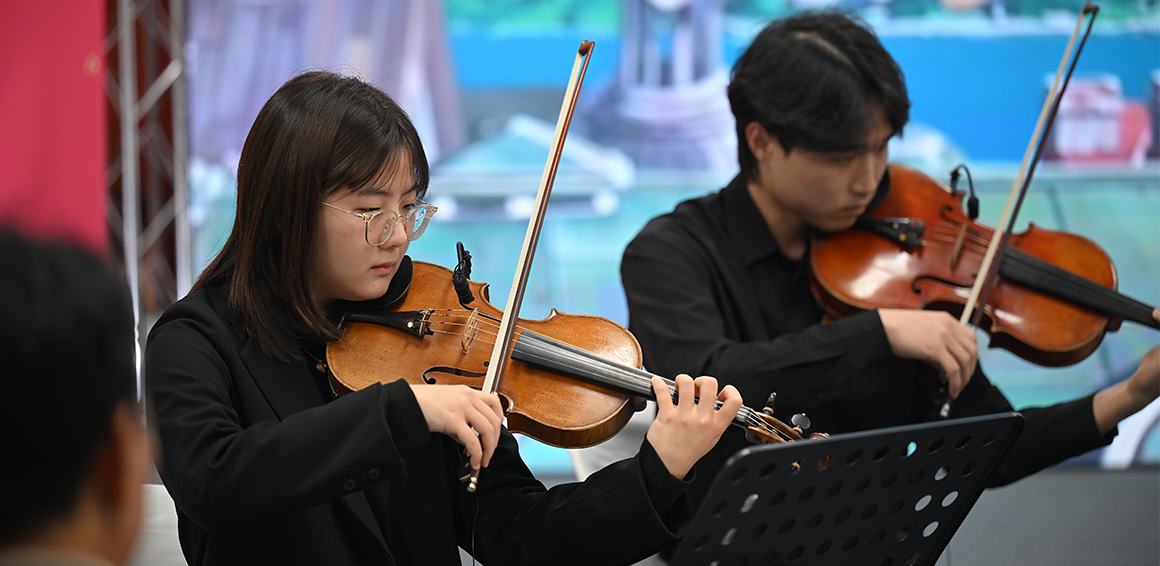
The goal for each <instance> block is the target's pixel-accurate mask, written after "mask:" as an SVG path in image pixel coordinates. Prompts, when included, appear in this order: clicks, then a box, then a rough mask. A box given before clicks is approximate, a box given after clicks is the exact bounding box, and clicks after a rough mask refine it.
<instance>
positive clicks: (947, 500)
mask: <svg viewBox="0 0 1160 566" xmlns="http://www.w3.org/2000/svg"><path fill="white" fill-rule="evenodd" d="M958 498H959V492H957V491H952V492H950V493H948V494H947V496H946V497H944V498H943V500H942V506H943V507H950V506H951V503H954V502H955V500H956V499H958Z"/></svg>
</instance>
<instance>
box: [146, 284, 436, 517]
mask: <svg viewBox="0 0 1160 566" xmlns="http://www.w3.org/2000/svg"><path fill="white" fill-rule="evenodd" d="M242 348H243V343H242V342H241V341H240V340H239V339H238V338H237V336H236V334H234V331H233V330H232V328H231V327H230V326H229V324H228V323H227V322H226V321H225V320H224V319H222V318H221V317H220V316H219V315H217V314H216V313H215V312H214V311H213V310H212V309H211V308H210V306H209V303H208V302H207V301H205V300H200V299H199V297H197V296H194V297H193V298H191V299H186V300H183V301H181V302H179V303H178V304H177V305H174V306H173V307H171V308H170V310H169V311H167V312H166V313H165V315H164V316H163V317H162V318H161V319H160V320H159V321H158V322H157V323H156V324H155V325H154V328H153V330H152V332H151V333H150V336H149V342H148V347H147V349H146V360H145V375H146V377H147V387H148V392H149V394H150V398H151V403H152V407H151V408H152V418H153V422H154V424H155V427H156V431H157V434H158V438H159V440H160V454H159V455H158V472H159V473H160V475H161V477H162V479H163V480H164V481H165V485H166V487H167V488H168V489H169V491H170V493H171V494H172V495H173V497H174V500H175V502H176V504H177V507H178V509H179V510H180V511H182V512H183V513H184V514H186V515H187V516H189V517H190V518H191V519H193V520H194V521H196V522H197V523H198V524H199V525H200V526H201V527H203V528H205V529H206V530H207V531H209V532H211V533H212V534H214V535H216V536H219V537H223V538H228V537H229V536H230V535H231V534H233V533H237V532H244V530H245V529H246V528H247V527H248V526H252V525H254V524H256V523H261V522H262V521H265V520H268V519H271V518H274V517H277V516H279V515H280V514H283V513H288V512H294V511H298V510H304V509H307V508H310V507H314V506H317V505H321V504H323V503H326V502H329V501H333V500H335V499H338V498H339V497H341V496H343V495H347V494H349V493H351V492H352V491H355V490H357V489H362V488H363V487H364V485H365V484H366V483H367V481H368V474H369V475H370V476H371V477H375V476H379V475H381V476H382V478H383V479H387V478H389V477H392V476H395V475H399V474H402V473H404V471H405V470H404V468H403V460H402V455H403V454H404V453H405V452H407V451H408V450H410V449H412V448H414V447H416V446H419V445H422V444H423V443H425V442H427V441H428V437H429V432H428V431H427V427H426V423H425V421H424V420H423V419H422V413H421V411H420V410H419V408H418V405H417V404H416V402H415V400H414V397H413V396H412V395H410V391H409V390H407V389H406V388H407V386H406V384H405V383H402V384H401V385H400V384H392V385H389V386H382V385H375V386H372V387H369V388H367V389H364V390H362V391H358V392H355V393H352V394H349V395H347V396H345V397H343V398H340V399H337V400H335V401H333V402H331V403H327V404H325V405H323V404H322V400H321V398H319V397H317V389H314V391H313V393H314V395H315V397H314V399H316V400H317V401H316V403H315V404H316V405H318V406H312V407H306V408H304V409H303V410H300V411H297V412H295V413H294V414H291V415H289V416H286V417H285V418H281V419H280V418H279V417H278V415H277V414H276V413H275V412H274V411H273V409H271V408H270V405H269V404H268V403H267V402H266V400H265V398H264V397H263V392H262V390H260V389H259V388H258V387H257V386H256V385H255V383H254V381H253V376H252V375H250V373H249V371H250V369H249V368H248V367H247V366H246V364H245V363H243V361H242V359H241V351H242ZM267 362H269V364H270V366H269V368H277V367H282V368H287V371H289V368H295V366H291V365H283V364H276V363H274V362H272V361H270V360H268V359H267ZM300 369H302V368H300ZM303 370H304V369H303ZM304 371H305V370H304ZM271 377H274V378H276V377H277V376H271ZM312 387H313V386H312ZM416 415H418V417H417V420H416ZM371 470H378V471H379V472H378V473H377V474H376V473H370V471H371Z"/></svg>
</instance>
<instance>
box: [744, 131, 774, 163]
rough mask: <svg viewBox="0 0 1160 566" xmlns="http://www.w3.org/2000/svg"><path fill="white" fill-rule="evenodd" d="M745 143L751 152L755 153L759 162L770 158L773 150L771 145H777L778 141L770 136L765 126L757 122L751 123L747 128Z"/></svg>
mask: <svg viewBox="0 0 1160 566" xmlns="http://www.w3.org/2000/svg"><path fill="white" fill-rule="evenodd" d="M745 142H746V143H748V144H749V151H751V152H753V157H755V158H757V160H758V161H764V160H765V159H767V158H768V157H769V152H770V151H772V150H773V148H772V147H771V144H775V143H777V140H775V139H774V138H773V136H771V135H769V131H768V130H766V129H765V126H762V125H761V124H758V123H757V122H750V123H749V124H748V125H746V126H745Z"/></svg>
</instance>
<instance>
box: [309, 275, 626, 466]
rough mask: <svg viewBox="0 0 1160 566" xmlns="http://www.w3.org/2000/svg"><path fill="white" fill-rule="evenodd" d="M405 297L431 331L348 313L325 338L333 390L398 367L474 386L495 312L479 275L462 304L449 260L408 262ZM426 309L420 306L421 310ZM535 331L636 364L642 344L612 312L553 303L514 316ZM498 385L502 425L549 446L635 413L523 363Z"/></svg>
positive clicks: (621, 399)
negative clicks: (547, 310) (535, 314)
mask: <svg viewBox="0 0 1160 566" xmlns="http://www.w3.org/2000/svg"><path fill="white" fill-rule="evenodd" d="M413 265H414V275H413V279H412V283H411V288H410V290H409V291H408V293H407V295H406V297H404V298H403V300H402V301H401V302H399V303H397V304H396V305H393V307H392V309H391V310H393V311H395V312H403V313H411V312H413V313H415V314H414V316H413V317H412V318H413V319H414V320H415V323H416V324H420V325H426V327H427V329H428V330H430V331H431V333H430V334H424V335H420V336H417V335H415V334H409V333H407V332H404V331H400V330H396V329H394V328H388V327H386V326H383V325H380V324H373V323H359V322H353V323H351V322H348V323H347V324H346V325H345V326H344V332H343V337H342V339H341V340H339V341H338V342H334V343H332V344H330V345H329V346H328V347H327V353H326V358H327V364H328V367H329V368H330V372H331V374H332V382H333V383H337V388H336V391H337V390H339V389H341V390H343V392H347V391H355V390H359V389H362V388H364V387H367V386H368V385H370V384H373V383H378V382H380V381H393V380H395V379H398V378H399V377H403V378H405V379H406V380H407V381H408V382H410V383H413V384H420V383H426V384H455V385H467V386H469V387H474V388H476V389H479V388H480V386H481V384H482V383H483V378H484V375H485V374H486V373H487V364H488V359H489V358H490V356H491V351H492V346H493V344H494V340H495V328H496V325H497V324H498V321H499V319H500V318H502V315H503V313H502V312H501V311H500V310H499V309H497V308H495V307H494V306H492V305H491V303H489V302H488V301H487V297H488V295H487V287H488V286H487V284H486V283H477V282H474V281H471V282H469V284H470V285H471V290H472V293H473V294H474V296H475V301H474V302H473V303H470V304H469V305H466V306H469V307H472V308H474V309H476V311H478V312H477V314H474V315H473V314H472V311H470V310H467V309H464V308H463V307H462V306H460V304H459V301H458V298H457V296H456V293H455V290H454V288H453V286H452V281H451V277H452V272H451V270H449V269H447V268H445V267H441V266H438V265H433V264H430V263H424V262H414V263H413ZM424 311H427V312H425V313H424ZM519 325H520V328H521V329H522V333H527V332H529V331H530V332H534V333H537V334H540V335H543V336H548V337H552V338H555V339H557V340H560V341H563V342H566V343H568V344H571V345H573V346H576V347H579V348H582V349H584V350H587V351H589V352H592V353H595V354H597V355H599V356H601V357H603V358H606V359H608V360H614V361H617V362H620V363H622V364H625V365H630V366H633V367H639V366H640V363H641V352H640V345H639V344H637V342H636V338H635V337H633V335H632V334H631V333H629V332H628V330H626V329H625V328H624V327H622V326H620V325H619V324H616V323H615V322H613V321H610V320H607V319H603V318H599V317H595V316H585V315H566V314H560V313H558V312H556V310H555V309H553V310H552V313H551V314H550V315H549V316H548V317H547V318H545V319H542V320H524V319H520V321H519ZM507 372H508V375H507V376H506V377H505V379H504V380H503V382H502V385H501V387H500V390H499V392H498V393H499V395H500V398H501V402H502V403H503V404H504V409H505V412H506V413H507V418H508V428H509V430H511V431H512V432H520V433H523V434H525V435H527V436H530V437H532V438H535V439H536V440H539V441H541V442H544V443H546V444H551V445H553V446H560V447H569V448H579V447H584V446H591V445H594V444H597V443H600V442H602V441H604V440H606V439H607V438H609V437H611V436H612V435H614V434H616V433H617V432H618V431H619V430H620V429H621V428H623V427H624V425H625V424H627V423H628V419H629V418H630V417H631V416H632V413H633V403H632V399H631V396H630V395H628V394H626V393H622V392H617V391H613V390H612V389H609V388H607V387H601V386H598V385H594V384H591V383H587V382H583V381H577V380H572V379H564V378H562V377H560V376H559V375H557V374H553V373H552V372H549V371H546V370H544V369H541V368H538V367H535V366H533V365H531V364H528V363H525V362H520V361H511V362H509V365H508V368H507Z"/></svg>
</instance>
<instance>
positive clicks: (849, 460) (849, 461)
mask: <svg viewBox="0 0 1160 566" xmlns="http://www.w3.org/2000/svg"><path fill="white" fill-rule="evenodd" d="M860 458H862V451H861V450H855V451H853V452H851V453H850V455H849V456H847V457H846V465H847V466H853V465H854V464H857V463H858V460H859V459H860Z"/></svg>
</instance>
